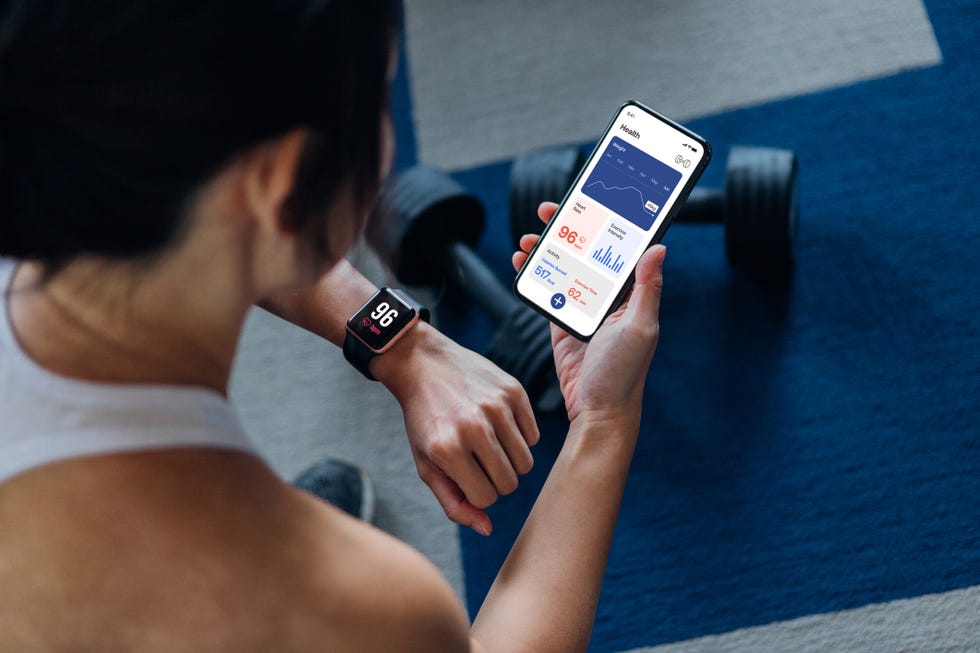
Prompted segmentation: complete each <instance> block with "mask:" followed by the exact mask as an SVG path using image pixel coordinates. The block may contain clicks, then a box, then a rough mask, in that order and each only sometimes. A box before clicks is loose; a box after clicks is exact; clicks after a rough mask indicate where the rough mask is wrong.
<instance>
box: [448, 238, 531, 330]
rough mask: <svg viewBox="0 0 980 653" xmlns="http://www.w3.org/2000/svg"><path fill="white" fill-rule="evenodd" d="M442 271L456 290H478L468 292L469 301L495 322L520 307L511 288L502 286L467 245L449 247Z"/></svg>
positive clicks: (453, 244) (455, 244)
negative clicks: (469, 293) (473, 302)
mask: <svg viewBox="0 0 980 653" xmlns="http://www.w3.org/2000/svg"><path fill="white" fill-rule="evenodd" d="M443 269H444V270H445V272H446V276H447V278H448V281H449V282H450V283H451V284H452V285H454V286H455V287H457V288H471V289H478V290H477V292H473V293H471V295H470V298H471V299H473V300H474V301H476V302H477V303H478V304H479V305H480V306H482V307H483V309H484V310H485V311H487V312H488V313H489V314H490V316H491V317H493V319H494V320H495V321H496V322H498V323H500V322H503V321H504V320H505V319H506V318H507V317H508V316H509V315H510V314H511V313H512V312H513V310H514V309H515V307H517V306H519V305H520V302H518V301H517V299H516V298H515V297H514V294H513V293H512V292H511V291H510V289H509V288H505V287H504V284H502V283H501V282H500V280H499V279H498V278H497V277H496V275H494V273H493V272H492V271H491V270H490V267H489V266H488V265H487V264H486V263H484V262H483V260H481V259H480V257H479V256H477V255H476V252H474V251H473V250H472V249H471V248H470V247H469V246H468V245H464V244H463V243H460V242H455V243H452V244H450V245H449V247H448V248H447V251H446V253H445V255H444V258H443Z"/></svg>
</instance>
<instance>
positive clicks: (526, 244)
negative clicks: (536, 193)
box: [510, 202, 558, 270]
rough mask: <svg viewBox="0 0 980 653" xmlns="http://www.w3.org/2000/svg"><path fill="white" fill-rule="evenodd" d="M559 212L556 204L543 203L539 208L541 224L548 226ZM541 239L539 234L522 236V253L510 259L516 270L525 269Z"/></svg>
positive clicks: (515, 253)
mask: <svg viewBox="0 0 980 653" xmlns="http://www.w3.org/2000/svg"><path fill="white" fill-rule="evenodd" d="M557 210H558V205H557V204H555V203H554V202H541V205H540V206H539V207H538V217H539V218H541V222H543V223H545V224H548V223H549V222H551V218H553V217H554V216H555V211H557ZM539 239H540V236H538V235H537V234H524V235H523V236H521V240H520V243H519V245H520V248H521V251H519V252H514V254H513V256H511V258H510V262H511V263H512V264H513V265H514V269H515V270H520V269H521V268H522V267H524V263H525V262H527V255H528V254H530V253H531V250H532V249H534V246H535V245H537V244H538V240H539Z"/></svg>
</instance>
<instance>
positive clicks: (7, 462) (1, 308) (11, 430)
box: [0, 259, 254, 483]
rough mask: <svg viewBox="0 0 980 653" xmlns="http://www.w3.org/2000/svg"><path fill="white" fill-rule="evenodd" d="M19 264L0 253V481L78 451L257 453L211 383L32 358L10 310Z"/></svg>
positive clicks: (82, 452)
mask: <svg viewBox="0 0 980 653" xmlns="http://www.w3.org/2000/svg"><path fill="white" fill-rule="evenodd" d="M15 267H16V261H12V260H10V259H0V300H2V301H0V483H3V482H4V481H5V480H7V479H9V478H11V477H12V476H15V475H16V474H19V473H21V472H23V471H25V470H28V469H31V468H34V467H39V466H41V465H44V464H47V463H52V462H55V461H59V460H65V459H68V458H76V457H79V456H91V455H97V454H109V453H120V452H127V451H128V452H132V451H142V450H147V449H162V448H175V447H211V448H219V449H232V450H237V451H245V452H250V453H254V450H253V447H252V445H251V443H250V442H249V440H248V437H247V436H246V435H245V431H244V430H243V429H242V427H241V424H240V423H239V421H238V418H237V417H236V415H235V413H234V412H233V411H232V409H231V406H230V405H229V404H228V402H227V401H226V400H225V398H224V397H222V396H221V395H220V394H219V393H217V392H214V391H213V390H208V389H205V388H192V387H186V388H185V387H177V386H145V385H123V384H107V383H92V382H88V381H80V380H76V379H69V378H67V377H63V376H60V375H57V374H54V373H52V372H49V371H48V370H46V369H44V368H42V367H41V366H39V365H38V364H37V363H35V362H34V361H33V360H31V358H30V357H28V356H27V354H26V353H25V352H24V350H23V349H21V347H20V343H19V342H18V341H17V337H16V335H15V333H14V331H13V327H12V323H11V320H10V314H9V311H8V301H9V300H8V290H9V287H10V283H11V279H12V277H13V272H14V269H15Z"/></svg>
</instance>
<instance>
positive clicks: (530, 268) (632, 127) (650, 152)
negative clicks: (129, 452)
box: [514, 102, 711, 339]
mask: <svg viewBox="0 0 980 653" xmlns="http://www.w3.org/2000/svg"><path fill="white" fill-rule="evenodd" d="M710 156H711V150H710V147H709V146H708V143H707V142H706V141H705V140H704V139H703V138H701V137H699V136H697V135H696V134H694V133H693V132H691V131H689V130H687V129H685V128H684V127H681V126H680V125H677V124H675V123H673V122H671V121H670V120H669V119H667V118H665V117H663V116H661V115H659V114H657V113H656V112H654V111H652V110H651V109H648V108H646V107H644V106H642V105H640V104H638V103H635V102H628V103H626V104H624V105H623V107H622V108H621V109H620V110H619V111H618V112H617V113H616V115H615V116H614V118H613V120H612V122H611V123H610V125H609V127H608V128H607V129H606V132H605V134H603V136H602V138H601V139H600V140H599V144H598V145H597V146H596V149H595V150H594V151H593V152H592V155H591V156H590V157H589V159H588V161H587V162H586V164H585V166H584V167H583V168H582V171H581V172H580V173H579V176H578V178H577V179H576V180H575V182H574V183H573V184H572V187H571V189H570V190H569V191H568V194H567V195H566V196H565V199H564V201H563V202H562V203H561V205H560V206H559V208H558V211H557V213H555V217H554V218H552V220H551V222H550V223H549V225H548V227H547V229H546V230H545V231H544V233H543V234H542V235H541V239H540V240H539V241H538V244H537V246H536V247H535V249H534V250H533V251H532V252H531V256H530V257H529V258H528V260H527V263H525V264H524V266H523V267H522V268H521V271H520V272H519V273H518V275H517V279H516V280H515V282H514V291H515V292H516V293H517V295H518V297H520V298H521V299H523V300H524V301H525V302H527V303H529V304H531V305H532V306H533V307H534V308H535V309H537V310H538V311H539V312H541V313H544V314H545V315H546V316H547V317H548V318H549V319H551V320H552V321H553V322H555V323H557V324H558V325H559V326H561V327H562V328H564V329H565V330H566V331H568V332H569V333H571V334H573V335H575V336H577V337H579V338H582V339H588V338H590V337H591V336H592V335H593V334H594V333H595V331H596V329H598V328H599V325H600V324H602V321H603V320H604V319H605V317H606V315H608V314H609V313H610V312H611V311H612V310H613V309H615V307H616V306H617V305H618V303H619V301H620V300H621V298H622V297H623V294H624V291H625V290H626V289H627V288H628V286H629V285H630V284H631V283H632V278H633V269H634V268H635V267H636V264H637V262H638V261H639V260H640V256H641V255H642V254H643V252H644V251H645V250H646V249H647V248H648V247H650V245H652V244H654V243H655V242H658V241H659V239H660V238H661V237H662V236H663V232H664V231H665V230H666V227H667V225H668V224H669V222H670V219H671V218H672V217H673V215H674V214H675V213H676V212H677V210H679V209H680V206H681V205H682V204H683V199H685V198H686V197H687V194H688V193H689V192H690V190H691V188H692V187H693V186H694V184H695V183H696V182H697V179H698V178H699V177H700V176H701V172H702V171H703V170H704V168H705V166H706V165H707V163H708V160H709V158H710Z"/></svg>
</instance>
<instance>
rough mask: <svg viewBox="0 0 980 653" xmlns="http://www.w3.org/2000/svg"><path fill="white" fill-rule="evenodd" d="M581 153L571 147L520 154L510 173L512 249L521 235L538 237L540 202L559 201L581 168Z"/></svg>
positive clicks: (541, 226) (541, 225)
mask: <svg viewBox="0 0 980 653" xmlns="http://www.w3.org/2000/svg"><path fill="white" fill-rule="evenodd" d="M583 161H584V157H583V156H582V151H581V150H580V149H579V148H578V147H575V146H571V145H568V146H562V147H552V148H548V149H544V150H535V151H533V152H528V153H526V154H521V155H519V156H517V157H516V158H515V159H514V163H513V166H512V167H511V171H510V231H511V238H512V239H513V243H514V247H515V248H517V247H519V243H520V239H521V236H523V235H524V234H532V233H533V234H539V233H541V231H542V230H543V229H544V224H543V223H542V222H541V220H540V219H538V206H539V205H540V204H541V202H545V201H551V202H560V201H561V200H562V198H563V197H564V196H565V193H566V192H567V191H568V187H569V186H570V185H571V184H572V180H573V179H574V178H575V175H576V174H577V173H578V170H579V168H581V167H582V163H583Z"/></svg>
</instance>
